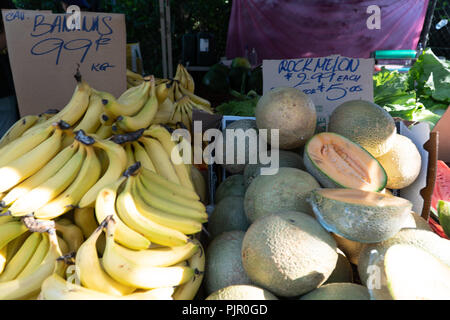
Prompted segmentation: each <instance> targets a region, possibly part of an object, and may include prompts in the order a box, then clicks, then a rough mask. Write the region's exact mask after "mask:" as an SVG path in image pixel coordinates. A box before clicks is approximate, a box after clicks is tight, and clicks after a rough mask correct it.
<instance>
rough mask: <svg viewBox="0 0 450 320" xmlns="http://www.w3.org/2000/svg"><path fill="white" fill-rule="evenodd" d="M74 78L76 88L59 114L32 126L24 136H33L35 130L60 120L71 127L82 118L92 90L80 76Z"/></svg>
mask: <svg viewBox="0 0 450 320" xmlns="http://www.w3.org/2000/svg"><path fill="white" fill-rule="evenodd" d="M75 78H76V79H77V86H76V88H75V91H74V93H73V95H72V97H71V98H70V101H69V103H68V104H67V105H66V106H65V107H64V108H63V109H62V110H61V111H60V112H58V113H57V114H55V115H54V116H53V117H51V118H49V119H48V120H47V121H44V122H42V123H41V124H39V125H36V126H33V127H31V128H30V129H28V130H27V131H25V133H24V135H33V134H35V133H36V132H37V130H39V129H41V128H43V127H46V126H48V125H50V124H52V123H54V122H59V121H60V120H63V121H65V122H67V123H68V124H69V125H71V126H73V125H74V124H75V123H77V122H78V121H79V120H80V119H81V118H82V117H83V115H84V113H85V112H86V109H87V108H88V106H89V96H90V95H91V92H92V88H91V87H90V86H89V84H88V83H87V82H86V81H84V80H81V76H80V75H79V74H77V75H76V76H75Z"/></svg>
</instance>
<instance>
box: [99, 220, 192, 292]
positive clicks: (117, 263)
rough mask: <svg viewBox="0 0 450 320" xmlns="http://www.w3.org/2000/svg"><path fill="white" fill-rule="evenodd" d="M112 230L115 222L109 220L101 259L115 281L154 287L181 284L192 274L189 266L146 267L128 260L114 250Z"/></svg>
mask: <svg viewBox="0 0 450 320" xmlns="http://www.w3.org/2000/svg"><path fill="white" fill-rule="evenodd" d="M114 232H115V223H114V220H111V221H109V222H108V224H107V227H106V248H105V253H104V254H103V257H102V260H103V267H104V268H105V270H106V272H107V273H108V274H109V275H110V276H111V277H112V278H114V279H115V280H116V281H119V282H121V283H123V284H125V285H128V286H132V287H137V288H142V289H154V288H161V287H172V286H178V285H181V284H183V283H186V282H187V281H189V280H190V279H191V278H192V276H193V275H194V270H193V269H192V268H189V267H148V266H147V265H140V264H139V263H137V262H136V261H132V260H128V259H127V258H126V257H124V256H122V255H121V254H120V253H119V252H118V251H116V250H115V249H116V246H115V241H114Z"/></svg>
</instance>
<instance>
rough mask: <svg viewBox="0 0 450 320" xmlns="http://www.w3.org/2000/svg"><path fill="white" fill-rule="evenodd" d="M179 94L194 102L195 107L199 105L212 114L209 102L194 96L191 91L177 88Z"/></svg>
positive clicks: (180, 87)
mask: <svg viewBox="0 0 450 320" xmlns="http://www.w3.org/2000/svg"><path fill="white" fill-rule="evenodd" d="M178 88H179V90H180V92H181V94H183V95H184V96H187V97H189V99H190V100H191V101H192V102H194V103H195V104H196V105H200V106H202V107H203V108H204V109H205V110H209V111H210V112H212V110H211V102H209V101H208V100H206V99H203V98H201V97H199V96H197V95H195V94H194V93H192V92H191V91H189V90H187V89H185V88H183V87H182V86H179V87H178Z"/></svg>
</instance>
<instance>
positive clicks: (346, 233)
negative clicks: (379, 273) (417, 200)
mask: <svg viewBox="0 0 450 320" xmlns="http://www.w3.org/2000/svg"><path fill="white" fill-rule="evenodd" d="M308 201H309V203H310V204H311V207H312V209H313V212H314V214H315V215H316V218H317V220H318V221H319V222H320V224H321V225H322V226H323V227H324V228H325V229H326V230H327V231H329V232H332V233H335V234H337V235H339V236H341V237H344V238H346V239H348V240H352V241H357V242H362V243H375V242H380V241H384V240H386V239H389V238H390V237H392V236H394V235H395V234H396V233H397V232H398V231H399V230H400V229H401V228H402V227H403V226H404V225H405V221H406V220H407V219H408V217H409V214H410V212H411V208H412V203H411V202H410V201H408V200H406V199H403V198H399V197H394V196H390V195H387V194H381V193H377V192H371V191H363V190H358V189H327V188H325V189H315V190H313V191H312V192H311V193H310V197H309V199H308Z"/></svg>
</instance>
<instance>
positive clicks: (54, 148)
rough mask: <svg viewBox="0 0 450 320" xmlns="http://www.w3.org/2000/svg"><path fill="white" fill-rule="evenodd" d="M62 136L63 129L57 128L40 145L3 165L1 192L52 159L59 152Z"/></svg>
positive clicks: (0, 181) (0, 172) (0, 171)
mask: <svg viewBox="0 0 450 320" xmlns="http://www.w3.org/2000/svg"><path fill="white" fill-rule="evenodd" d="M61 136H62V131H61V130H59V129H56V130H55V131H54V132H53V134H52V136H50V137H49V138H48V139H47V140H45V141H44V142H42V143H41V144H40V145H38V146H37V147H35V148H34V149H32V150H30V151H28V152H27V153H25V154H24V155H22V156H20V157H19V158H17V159H16V160H13V161H12V162H10V163H9V164H8V165H6V166H4V167H2V168H1V169H0V177H2V178H1V180H0V192H4V191H6V190H8V189H10V188H12V187H14V186H15V185H17V184H18V183H20V182H22V181H23V180H25V179H26V178H28V177H29V176H31V175H33V174H34V173H36V172H37V171H38V170H39V169H41V168H42V167H43V166H44V165H45V164H46V163H47V162H48V161H50V160H51V159H52V158H53V157H54V156H55V154H56V153H58V152H59V149H60V146H61Z"/></svg>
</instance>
